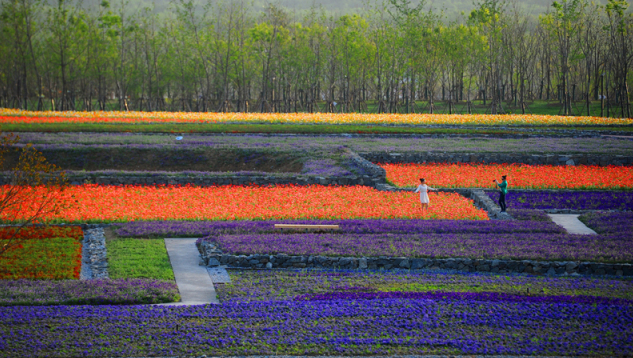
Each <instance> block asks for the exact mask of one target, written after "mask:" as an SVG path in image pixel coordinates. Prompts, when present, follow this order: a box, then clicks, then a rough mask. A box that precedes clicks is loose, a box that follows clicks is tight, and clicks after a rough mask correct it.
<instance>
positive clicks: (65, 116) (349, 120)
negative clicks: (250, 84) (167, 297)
mask: <svg viewBox="0 0 633 358" xmlns="http://www.w3.org/2000/svg"><path fill="white" fill-rule="evenodd" d="M2 123H25V124H39V123H237V124H253V123H265V124H269V123H277V124H284V123H286V124H372V125H381V124H383V125H484V126H486V125H633V119H630V118H605V117H568V116H548V115H518V114H515V115H490V114H488V115H486V114H472V115H466V114H453V115H449V114H359V113H342V114H339V113H215V112H121V111H112V112H71V111H68V112H36V111H24V110H18V109H0V124H2Z"/></svg>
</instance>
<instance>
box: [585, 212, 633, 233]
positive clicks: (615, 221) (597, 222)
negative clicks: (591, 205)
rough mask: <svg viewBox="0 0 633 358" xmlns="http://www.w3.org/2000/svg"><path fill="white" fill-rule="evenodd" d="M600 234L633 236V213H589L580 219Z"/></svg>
mask: <svg viewBox="0 0 633 358" xmlns="http://www.w3.org/2000/svg"><path fill="white" fill-rule="evenodd" d="M578 219H579V220H581V221H582V222H584V223H585V225H587V226H589V227H590V228H592V229H593V230H595V231H596V232H597V233H599V234H603V235H619V234H628V235H630V236H633V212H624V213H600V212H597V213H589V214H584V215H581V216H580V217H578Z"/></svg>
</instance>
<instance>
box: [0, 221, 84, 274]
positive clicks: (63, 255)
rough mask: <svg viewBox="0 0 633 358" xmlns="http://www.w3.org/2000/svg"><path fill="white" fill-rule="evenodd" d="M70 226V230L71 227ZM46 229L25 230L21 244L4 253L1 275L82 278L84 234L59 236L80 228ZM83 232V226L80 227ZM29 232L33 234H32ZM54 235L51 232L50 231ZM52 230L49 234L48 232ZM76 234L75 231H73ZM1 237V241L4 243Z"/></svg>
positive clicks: (0, 262) (0, 269) (1, 262)
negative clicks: (31, 235) (80, 274)
mask: <svg viewBox="0 0 633 358" xmlns="http://www.w3.org/2000/svg"><path fill="white" fill-rule="evenodd" d="M68 229H69V230H68ZM68 229H66V228H61V229H57V228H52V230H50V231H48V232H46V231H45V230H38V229H32V230H25V231H26V233H21V234H20V236H22V237H24V238H23V239H21V240H20V241H19V244H20V245H19V246H17V247H16V248H15V249H11V250H9V251H7V252H6V253H5V254H4V255H2V256H0V280H1V279H12V280H15V279H21V278H28V279H38V280H40V279H48V280H60V279H78V278H79V273H80V272H81V241H80V240H81V238H83V236H82V237H81V238H77V237H58V236H57V234H61V233H64V232H65V231H66V232H67V231H71V232H73V231H74V232H75V233H76V232H77V229H71V228H68ZM79 232H81V229H79ZM29 233H31V234H33V236H34V237H33V238H30V237H29V236H28V235H29ZM51 233H52V234H53V235H50V234H51ZM47 234H48V236H47ZM71 235H72V233H71ZM3 241H6V240H2V239H0V245H2V244H3Z"/></svg>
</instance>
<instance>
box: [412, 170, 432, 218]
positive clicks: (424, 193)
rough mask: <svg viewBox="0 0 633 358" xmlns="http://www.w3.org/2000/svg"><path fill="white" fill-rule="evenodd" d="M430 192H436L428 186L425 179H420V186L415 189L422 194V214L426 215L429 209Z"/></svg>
mask: <svg viewBox="0 0 633 358" xmlns="http://www.w3.org/2000/svg"><path fill="white" fill-rule="evenodd" d="M429 190H435V191H437V189H433V188H431V187H429V186H427V185H426V183H425V180H424V178H420V185H418V188H417V189H415V192H416V193H420V203H422V212H423V213H426V211H427V210H428V209H429V194H428V193H427V192H428V191H429Z"/></svg>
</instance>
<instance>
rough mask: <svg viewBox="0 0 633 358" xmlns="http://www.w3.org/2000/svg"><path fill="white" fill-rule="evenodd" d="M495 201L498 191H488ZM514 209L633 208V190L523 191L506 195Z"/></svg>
mask: <svg viewBox="0 0 633 358" xmlns="http://www.w3.org/2000/svg"><path fill="white" fill-rule="evenodd" d="M487 193H488V196H490V198H491V199H492V200H494V201H495V202H496V201H498V200H499V193H498V192H496V191H489V192H487ZM506 202H507V204H508V207H509V208H513V209H540V210H548V209H571V210H621V211H627V210H628V211H631V210H633V191H545V190H544V191H521V190H512V191H510V193H509V194H508V196H506Z"/></svg>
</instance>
